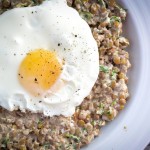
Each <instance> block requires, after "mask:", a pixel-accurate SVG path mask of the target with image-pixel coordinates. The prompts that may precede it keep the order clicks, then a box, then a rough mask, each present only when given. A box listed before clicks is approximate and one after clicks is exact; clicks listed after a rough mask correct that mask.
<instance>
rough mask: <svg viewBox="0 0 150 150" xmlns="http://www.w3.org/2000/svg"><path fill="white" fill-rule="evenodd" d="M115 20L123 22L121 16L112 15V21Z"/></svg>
mask: <svg viewBox="0 0 150 150" xmlns="http://www.w3.org/2000/svg"><path fill="white" fill-rule="evenodd" d="M114 21H118V22H121V18H120V17H117V16H111V18H110V22H114Z"/></svg>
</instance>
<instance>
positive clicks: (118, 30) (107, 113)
mask: <svg viewBox="0 0 150 150" xmlns="http://www.w3.org/2000/svg"><path fill="white" fill-rule="evenodd" d="M42 1H43V0H0V13H3V12H4V11H6V10H8V9H12V8H15V7H26V6H34V5H38V4H40V3H41V2H42ZM68 5H70V6H72V7H74V8H75V9H77V10H78V12H79V13H80V15H81V16H82V17H83V18H84V19H85V20H86V21H87V22H88V24H89V26H90V27H91V30H92V33H93V36H94V38H95V40H96V41H97V45H98V49H99V56H100V59H99V61H100V67H99V69H100V72H99V77H98V79H97V81H96V83H95V85H94V87H93V89H92V91H91V93H90V94H89V96H88V97H86V98H85V99H84V101H83V102H82V104H81V105H80V106H78V107H77V108H76V112H75V113H74V115H73V116H72V117H67V118H66V117H63V116H55V117H51V118H50V117H44V116H43V115H42V114H32V113H31V112H26V113H22V112H20V111H19V110H18V111H13V112H10V111H7V110H5V109H3V108H0V149H1V150H7V149H10V150H78V149H80V148H81V147H82V146H84V145H87V144H89V143H90V142H91V141H92V140H93V139H94V138H95V137H96V136H98V135H99V133H100V129H101V127H102V126H104V125H106V123H107V122H109V121H112V120H113V119H114V118H115V117H116V116H117V114H118V112H119V111H120V110H122V109H123V108H124V107H125V104H126V102H127V98H128V97H129V93H128V88H127V83H128V77H127V70H128V68H129V67H130V66H131V65H130V62H129V54H128V52H127V51H126V50H125V49H126V47H127V46H128V45H129V41H128V40H127V39H126V38H125V37H123V36H122V24H123V22H124V21H125V18H126V11H125V10H124V9H123V8H121V7H120V6H119V5H118V4H116V2H115V1H114V0H104V1H103V0H82V1H81V0H74V1H73V0H68ZM93 73H94V72H93Z"/></svg>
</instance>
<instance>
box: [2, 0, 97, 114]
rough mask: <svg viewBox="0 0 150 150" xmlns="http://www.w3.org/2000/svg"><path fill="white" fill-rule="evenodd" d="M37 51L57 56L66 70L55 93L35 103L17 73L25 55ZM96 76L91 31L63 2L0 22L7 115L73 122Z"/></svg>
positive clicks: (13, 13) (4, 16)
mask: <svg viewBox="0 0 150 150" xmlns="http://www.w3.org/2000/svg"><path fill="white" fill-rule="evenodd" d="M39 48H42V49H46V50H50V51H56V53H57V57H58V59H60V60H63V59H64V60H65V65H64V66H63V72H62V74H61V76H60V77H59V79H58V80H57V82H56V83H55V84H54V85H53V87H51V88H50V89H49V90H48V91H47V92H45V93H44V94H43V96H42V97H34V96H32V95H30V94H29V93H28V92H27V91H26V90H25V89H24V88H23V87H22V86H21V85H20V83H19V81H18V68H19V66H20V64H21V62H22V60H23V59H24V57H25V56H26V54H27V53H28V52H30V51H31V50H35V49H39ZM98 73H99V54H98V48H97V44H96V41H95V40H94V38H93V36H92V33H91V30H90V27H89V26H88V24H87V23H86V22H85V21H84V20H83V19H82V18H81V17H80V16H79V14H78V12H77V11H76V10H74V9H72V8H70V7H68V6H67V4H66V1H64V0H51V1H46V2H44V3H43V4H42V5H40V6H35V7H27V8H16V9H13V10H10V11H7V12H5V13H4V14H2V15H1V16H0V105H1V106H2V107H4V108H6V109H8V110H10V111H12V110H16V109H18V108H19V109H20V110H21V111H25V110H30V111H32V112H35V113H36V112H42V113H44V115H47V116H53V115H60V114H62V115H65V116H71V115H72V114H73V113H74V112H75V107H76V106H77V105H79V104H81V102H82V101H83V99H84V98H85V97H86V96H87V95H88V94H89V93H90V91H91V89H92V87H93V85H94V83H95V81H96V79H97V77H98ZM64 83H65V85H64ZM58 89H59V90H58Z"/></svg>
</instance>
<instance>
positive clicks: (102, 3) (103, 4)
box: [98, 0, 106, 7]
mask: <svg viewBox="0 0 150 150" xmlns="http://www.w3.org/2000/svg"><path fill="white" fill-rule="evenodd" d="M98 2H99V4H100V5H101V6H103V7H106V4H105V2H104V1H103V0H98Z"/></svg>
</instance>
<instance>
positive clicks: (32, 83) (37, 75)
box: [18, 49, 62, 96]
mask: <svg viewBox="0 0 150 150" xmlns="http://www.w3.org/2000/svg"><path fill="white" fill-rule="evenodd" d="M61 70H62V66H61V63H60V62H59V61H58V58H57V55H56V53H55V52H52V51H48V50H44V49H37V50H34V51H31V52H29V53H28V54H27V55H26V57H25V58H24V59H23V61H22V63H21V65H20V67H19V72H18V76H19V81H20V83H21V85H22V86H23V87H24V88H25V89H26V91H28V92H30V93H31V94H32V95H36V96H38V95H41V94H42V92H44V91H46V90H48V89H50V87H51V86H52V85H53V84H54V83H55V82H56V80H57V79H58V77H59V76H60V74H61Z"/></svg>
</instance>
